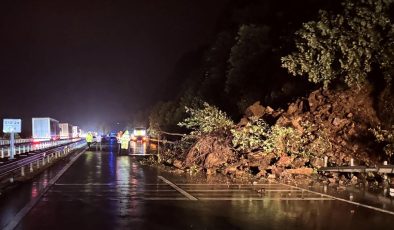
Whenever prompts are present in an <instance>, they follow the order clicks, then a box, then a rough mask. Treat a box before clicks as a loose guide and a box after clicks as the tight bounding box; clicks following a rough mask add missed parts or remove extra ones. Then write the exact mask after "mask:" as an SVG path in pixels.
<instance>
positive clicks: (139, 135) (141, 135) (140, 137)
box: [131, 128, 149, 142]
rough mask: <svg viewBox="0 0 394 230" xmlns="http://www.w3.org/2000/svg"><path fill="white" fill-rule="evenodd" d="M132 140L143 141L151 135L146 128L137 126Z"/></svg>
mask: <svg viewBox="0 0 394 230" xmlns="http://www.w3.org/2000/svg"><path fill="white" fill-rule="evenodd" d="M131 140H132V141H142V142H145V141H148V140H149V137H148V135H147V131H146V128H135V129H134V130H133V133H132V135H131Z"/></svg>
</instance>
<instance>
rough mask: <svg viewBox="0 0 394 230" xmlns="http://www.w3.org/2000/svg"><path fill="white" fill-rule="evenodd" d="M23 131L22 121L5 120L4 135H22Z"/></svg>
mask: <svg viewBox="0 0 394 230" xmlns="http://www.w3.org/2000/svg"><path fill="white" fill-rule="evenodd" d="M21 131H22V120H21V119H4V120H3V133H20V132H21Z"/></svg>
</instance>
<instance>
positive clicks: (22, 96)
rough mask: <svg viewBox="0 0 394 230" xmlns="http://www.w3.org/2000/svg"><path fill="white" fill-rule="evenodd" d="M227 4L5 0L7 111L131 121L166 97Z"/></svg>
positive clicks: (0, 56)
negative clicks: (171, 80)
mask: <svg viewBox="0 0 394 230" xmlns="http://www.w3.org/2000/svg"><path fill="white" fill-rule="evenodd" d="M226 2H227V0H215V1H212V0H193V1H192V0H183V1H181V0H165V1H159V0H157V1H153V0H139V1H136V0H127V1H110V0H107V1H97V0H95V1H93V0H92V1H70V0H60V1H58V0H46V1H40V0H35V1H22V0H5V1H1V7H0V31H1V34H0V77H1V91H0V98H1V99H0V117H1V118H4V117H14V118H23V119H24V120H25V121H26V120H30V119H31V117H37V116H45V117H48V116H49V117H53V118H55V119H57V120H59V121H61V122H70V123H72V124H75V125H79V126H82V127H83V128H85V129H93V128H95V126H96V124H98V123H100V122H103V121H105V122H107V123H109V122H117V121H122V122H124V121H127V120H129V119H130V117H131V116H132V114H133V113H134V112H136V111H138V110H140V109H144V108H147V107H149V106H150V105H152V104H153V103H154V102H155V101H157V100H158V99H160V96H161V95H157V94H155V92H157V91H158V89H159V87H160V85H161V84H162V83H163V81H165V78H166V77H167V76H169V75H170V74H171V73H172V71H173V68H174V66H175V64H176V62H177V60H178V59H179V58H180V57H181V56H182V54H184V53H185V52H188V51H190V50H193V49H196V48H197V47H199V46H201V45H204V44H206V43H208V42H209V41H210V39H212V36H213V35H214V29H215V25H216V21H217V20H218V18H219V17H220V14H221V12H222V11H223V8H224V6H225V3H226Z"/></svg>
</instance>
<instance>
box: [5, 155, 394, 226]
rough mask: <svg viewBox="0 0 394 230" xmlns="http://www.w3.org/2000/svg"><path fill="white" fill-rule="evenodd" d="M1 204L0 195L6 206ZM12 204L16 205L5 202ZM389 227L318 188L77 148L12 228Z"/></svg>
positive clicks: (382, 217) (391, 220) (388, 220)
mask: <svg viewBox="0 0 394 230" xmlns="http://www.w3.org/2000/svg"><path fill="white" fill-rule="evenodd" d="M110 150H111V149H110ZM47 179H48V178H46V177H42V178H41V179H40V178H38V180H40V181H36V182H37V184H43V183H45V181H47ZM31 189H32V191H30V192H31V193H30V195H31V196H34V193H37V188H34V186H32V187H31ZM33 189H35V190H36V191H35V192H34V191H33ZM260 189H264V194H261V193H258V192H257V191H258V190H260ZM25 190H28V188H27V189H26V188H25ZM38 190H39V188H38ZM20 197H23V196H20ZM11 198H12V196H10V198H9V199H11ZM12 199H15V200H17V198H12ZM24 199H26V198H24ZM5 203H7V202H3V204H5ZM11 203H13V204H16V203H18V202H16V201H14V202H11ZM22 203H23V202H19V204H18V207H14V209H18V208H20V206H21V204H22ZM1 205H2V202H1V200H0V208H3V207H4V206H3V207H2V206H1ZM10 207H13V206H12V205H11V206H10V205H9V206H7V208H10ZM0 213H1V214H2V212H1V211H0ZM10 213H12V212H11V211H10V212H8V216H9V215H10ZM2 215H3V214H2ZM3 219H5V217H4V218H3ZM393 226H394V216H393V215H390V214H385V213H381V212H377V211H374V210H371V209H367V208H364V207H358V206H355V205H352V204H348V203H344V202H341V201H337V200H331V199H329V198H327V197H323V196H320V195H318V194H314V193H309V192H305V191H304V192H302V191H301V190H298V189H295V188H291V187H288V186H285V185H279V184H261V185H257V186H252V185H247V184H245V185H244V184H239V185H234V184H231V185H230V184H225V183H224V184H218V183H211V182H208V181H206V182H198V183H196V182H192V181H191V180H190V179H188V178H186V177H184V176H179V175H173V174H168V173H164V172H160V171H158V170H157V169H155V168H153V167H148V166H142V165H140V164H139V163H137V162H136V159H135V158H133V157H130V156H117V155H116V150H115V149H112V150H111V151H102V152H100V151H87V152H86V153H84V154H83V155H81V157H80V158H79V159H78V160H77V161H76V162H75V163H74V164H73V165H72V166H71V167H70V168H69V170H67V171H66V172H65V173H64V174H63V176H62V177H60V179H59V180H58V181H57V182H56V184H55V185H54V186H52V187H51V188H50V189H49V190H48V192H47V193H46V194H45V195H44V196H43V197H42V199H41V200H40V201H39V203H38V204H37V205H36V206H35V207H34V208H33V209H32V210H31V211H30V212H29V213H28V214H27V215H26V216H25V217H24V218H23V219H22V220H21V222H20V223H19V225H18V226H17V229H51V230H52V229H95V230H100V229H392V228H393Z"/></svg>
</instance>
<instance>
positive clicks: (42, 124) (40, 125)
mask: <svg viewBox="0 0 394 230" xmlns="http://www.w3.org/2000/svg"><path fill="white" fill-rule="evenodd" d="M32 126H33V129H32V131H33V139H34V141H48V140H58V139H60V127H59V121H57V120H55V119H53V118H50V117H36V118H32Z"/></svg>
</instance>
